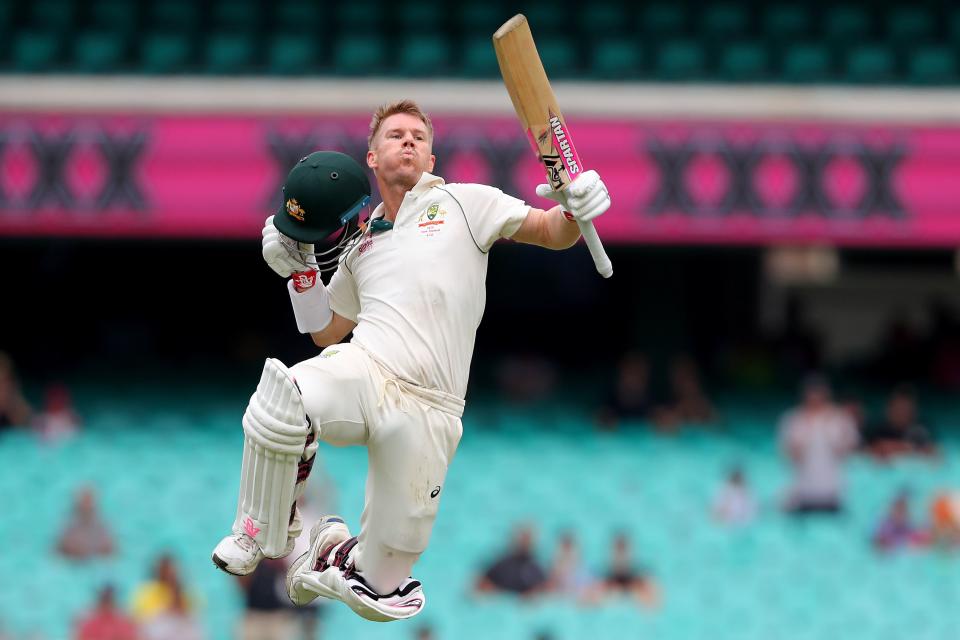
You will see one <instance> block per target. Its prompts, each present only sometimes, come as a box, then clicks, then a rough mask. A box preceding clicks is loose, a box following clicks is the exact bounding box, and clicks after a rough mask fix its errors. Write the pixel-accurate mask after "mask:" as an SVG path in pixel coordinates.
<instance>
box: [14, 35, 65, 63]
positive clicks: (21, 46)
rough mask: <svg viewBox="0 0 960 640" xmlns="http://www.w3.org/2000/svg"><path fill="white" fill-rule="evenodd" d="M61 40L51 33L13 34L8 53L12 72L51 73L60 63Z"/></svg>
mask: <svg viewBox="0 0 960 640" xmlns="http://www.w3.org/2000/svg"><path fill="white" fill-rule="evenodd" d="M60 43H61V38H60V36H59V35H58V34H56V33H54V32H52V31H38V30H33V29H29V30H21V31H18V32H16V33H15V34H14V36H13V40H12V46H11V52H10V58H11V61H10V62H11V67H12V69H13V70H14V71H18V72H27V73H35V72H42V71H51V70H53V69H55V68H57V65H58V64H59V63H60V54H61V51H60Z"/></svg>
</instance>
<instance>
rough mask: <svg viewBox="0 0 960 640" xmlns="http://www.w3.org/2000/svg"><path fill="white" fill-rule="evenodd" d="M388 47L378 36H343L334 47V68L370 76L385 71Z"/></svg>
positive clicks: (341, 71)
mask: <svg viewBox="0 0 960 640" xmlns="http://www.w3.org/2000/svg"><path fill="white" fill-rule="evenodd" d="M385 60H386V48H385V46H384V43H383V40H382V39H381V38H379V37H377V36H369V35H367V36H364V35H351V36H348V37H341V38H339V39H338V40H337V42H336V43H335V44H334V47H333V69H334V71H335V72H336V73H339V74H343V75H359V76H369V75H377V74H381V73H383V71H384V62H385Z"/></svg>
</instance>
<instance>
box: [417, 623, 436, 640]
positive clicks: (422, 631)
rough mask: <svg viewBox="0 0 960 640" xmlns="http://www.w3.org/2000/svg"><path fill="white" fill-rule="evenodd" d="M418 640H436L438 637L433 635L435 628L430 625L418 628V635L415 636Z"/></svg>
mask: <svg viewBox="0 0 960 640" xmlns="http://www.w3.org/2000/svg"><path fill="white" fill-rule="evenodd" d="M414 637H415V638H416V639H417V640H435V638H436V636H434V635H433V627H430V626H428V625H423V626H422V627H418V628H417V635H416V636H414Z"/></svg>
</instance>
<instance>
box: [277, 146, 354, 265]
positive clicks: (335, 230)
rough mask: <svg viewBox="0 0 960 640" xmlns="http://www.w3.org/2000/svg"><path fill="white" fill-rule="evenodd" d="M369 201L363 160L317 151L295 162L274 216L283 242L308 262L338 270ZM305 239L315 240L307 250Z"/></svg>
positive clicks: (342, 154)
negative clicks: (342, 256)
mask: <svg viewBox="0 0 960 640" xmlns="http://www.w3.org/2000/svg"><path fill="white" fill-rule="evenodd" d="M369 204H370V181H369V180H368V179H367V175H366V173H364V171H363V169H361V168H360V165H359V164H357V162H356V161H355V160H354V159H353V158H351V157H350V156H348V155H346V154H344V153H339V152H337V151H315V152H313V153H311V154H310V155H308V156H307V157H305V158H303V159H301V160H300V162H298V163H297V164H296V165H294V167H293V169H291V170H290V173H289V174H288V175H287V179H286V181H284V183H283V204H282V205H281V206H280V210H279V211H278V212H277V214H276V215H275V216H274V218H273V224H274V226H276V227H277V231H279V232H280V233H281V234H282V236H286V238H283V242H284V245H285V246H286V247H287V249H288V250H289V251H290V252H291V253H292V254H293V255H294V256H295V257H297V258H298V259H299V260H300V261H301V262H303V263H304V264H305V265H307V266H310V267H313V266H314V264H313V262H314V261H315V262H316V268H317V269H318V270H319V271H321V272H324V271H329V270H333V269H336V267H337V265H338V264H339V261H340V256H341V255H342V254H343V252H344V250H346V249H347V248H349V246H350V244H351V243H352V242H353V241H354V240H355V239H356V238H358V237H359V236H360V234H361V227H360V212H361V211H362V210H363V208H364V207H366V206H367V205H369ZM304 244H312V245H314V250H313V251H309V250H306V249H307V248H305V247H303V245H304Z"/></svg>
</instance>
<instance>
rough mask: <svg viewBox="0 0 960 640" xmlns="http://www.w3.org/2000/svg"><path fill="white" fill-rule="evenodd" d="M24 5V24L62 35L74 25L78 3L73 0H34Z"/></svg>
mask: <svg viewBox="0 0 960 640" xmlns="http://www.w3.org/2000/svg"><path fill="white" fill-rule="evenodd" d="M26 5H27V10H26V16H27V22H26V24H27V26H28V27H30V28H34V29H43V30H45V31H52V32H55V33H59V34H61V35H62V34H66V33H68V32H69V31H70V30H71V29H72V28H73V27H74V26H75V25H76V21H77V6H78V5H77V3H76V2H74V1H73V0H34V1H33V2H29V3H26Z"/></svg>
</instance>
